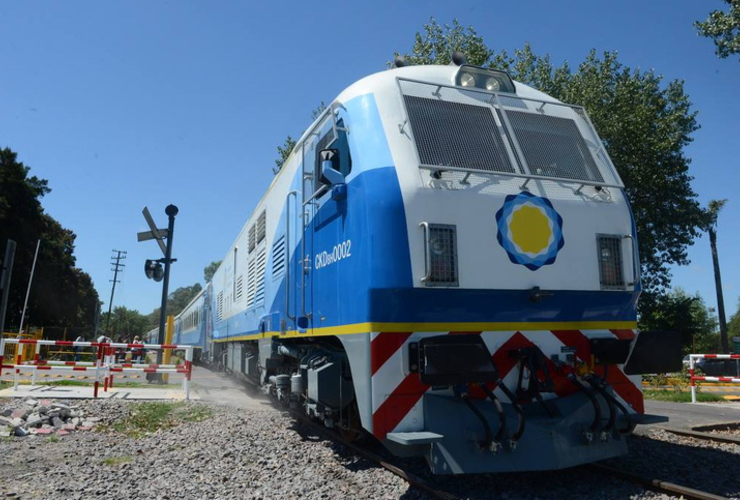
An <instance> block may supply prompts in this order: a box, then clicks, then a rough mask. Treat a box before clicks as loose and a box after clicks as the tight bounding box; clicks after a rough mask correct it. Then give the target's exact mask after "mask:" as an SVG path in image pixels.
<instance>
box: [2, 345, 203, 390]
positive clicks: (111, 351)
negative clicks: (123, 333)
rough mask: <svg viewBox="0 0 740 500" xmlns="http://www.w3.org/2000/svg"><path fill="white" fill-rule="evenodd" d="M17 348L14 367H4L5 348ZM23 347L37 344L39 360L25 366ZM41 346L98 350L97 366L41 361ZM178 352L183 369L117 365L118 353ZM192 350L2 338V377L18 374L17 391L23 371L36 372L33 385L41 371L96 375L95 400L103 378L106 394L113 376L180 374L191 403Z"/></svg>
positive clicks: (84, 362)
mask: <svg viewBox="0 0 740 500" xmlns="http://www.w3.org/2000/svg"><path fill="white" fill-rule="evenodd" d="M7 344H18V346H19V349H18V350H19V354H18V356H17V359H16V362H15V364H4V355H5V345H7ZM20 344H35V347H36V356H35V357H34V360H33V361H31V363H30V364H22V362H21V361H22V359H21V354H20ZM42 345H55V346H70V347H95V348H96V349H97V352H96V357H95V358H96V359H95V362H94V363H91V362H87V361H46V360H41V359H40V348H41V346H42ZM116 348H128V349H142V350H146V349H177V350H183V351H185V361H184V363H183V364H181V365H162V364H140V365H139V364H133V363H126V362H125V360H124V362H123V363H116V359H115V349H116ZM193 349H194V347H193V346H191V345H169V344H124V343H107V342H106V343H100V342H72V341H66V340H31V339H5V338H0V374H2V369H3V368H9V369H13V370H15V389H14V390H16V391H17V390H18V384H19V378H20V371H21V369H29V370H32V371H33V383H34V384H35V382H36V372H37V371H38V370H51V369H56V370H72V371H93V372H95V382H94V389H93V397H96V398H97V397H98V390H99V387H100V378H101V376H103V391H104V392H105V391H107V390H108V388H110V387H113V374H114V373H179V374H182V375H183V391H184V392H185V399H187V400H190V380H191V378H192V373H193Z"/></svg>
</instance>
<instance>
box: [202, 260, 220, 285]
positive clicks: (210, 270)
mask: <svg viewBox="0 0 740 500" xmlns="http://www.w3.org/2000/svg"><path fill="white" fill-rule="evenodd" d="M220 265H221V261H220V260H214V261H213V262H211V263H210V264H208V265H207V266H206V267H205V269H203V281H205V282H206V283H208V282H210V281H211V280H212V279H213V275H214V274H216V270H217V269H218V266H220Z"/></svg>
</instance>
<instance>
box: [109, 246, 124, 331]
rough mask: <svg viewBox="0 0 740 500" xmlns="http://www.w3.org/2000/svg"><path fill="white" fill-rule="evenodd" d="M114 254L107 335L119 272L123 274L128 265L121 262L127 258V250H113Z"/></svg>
mask: <svg viewBox="0 0 740 500" xmlns="http://www.w3.org/2000/svg"><path fill="white" fill-rule="evenodd" d="M113 252H116V254H117V255H116V256H115V257H111V259H115V260H111V265H112V266H113V268H112V269H111V271H113V279H112V280H110V281H112V282H113V288H112V289H111V291H110V302H109V303H108V317H106V318H105V333H109V332H108V325H109V324H110V315H111V310H112V309H113V294H114V293H116V283H120V281H119V280H118V271H121V272H123V268H124V267H126V264H121V261H122V260H124V259H125V258H126V251H125V250H115V249H114V250H113Z"/></svg>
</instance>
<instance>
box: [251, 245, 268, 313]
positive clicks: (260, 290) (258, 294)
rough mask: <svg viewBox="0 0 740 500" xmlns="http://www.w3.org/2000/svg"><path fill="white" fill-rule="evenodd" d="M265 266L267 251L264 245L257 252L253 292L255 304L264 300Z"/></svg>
mask: <svg viewBox="0 0 740 500" xmlns="http://www.w3.org/2000/svg"><path fill="white" fill-rule="evenodd" d="M266 267H267V252H266V250H265V247H264V245H263V246H262V249H261V250H260V251H259V253H258V254H257V288H256V290H255V293H254V302H255V304H260V303H262V302H264V300H265V268H266Z"/></svg>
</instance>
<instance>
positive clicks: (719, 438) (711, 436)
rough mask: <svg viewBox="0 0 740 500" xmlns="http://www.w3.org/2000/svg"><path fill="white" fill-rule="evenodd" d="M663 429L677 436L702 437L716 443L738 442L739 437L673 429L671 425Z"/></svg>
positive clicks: (739, 440) (739, 442)
mask: <svg viewBox="0 0 740 500" xmlns="http://www.w3.org/2000/svg"><path fill="white" fill-rule="evenodd" d="M663 430H664V431H666V432H670V433H671V434H676V435H678V436H685V437H691V438H695V439H703V440H705V441H714V442H717V443H730V444H740V438H736V437H732V436H724V435H722V434H712V433H711V432H700V431H690V430H684V429H674V428H672V427H663Z"/></svg>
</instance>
